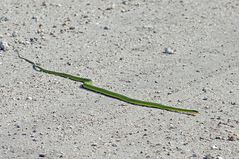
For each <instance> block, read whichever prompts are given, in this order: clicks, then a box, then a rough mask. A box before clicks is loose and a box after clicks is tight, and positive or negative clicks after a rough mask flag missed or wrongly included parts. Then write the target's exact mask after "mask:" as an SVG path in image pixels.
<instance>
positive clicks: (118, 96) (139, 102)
mask: <svg viewBox="0 0 239 159" xmlns="http://www.w3.org/2000/svg"><path fill="white" fill-rule="evenodd" d="M17 53H18V52H17ZM18 57H19V58H20V59H23V60H25V61H26V62H28V63H30V64H32V66H33V69H34V70H36V71H39V72H44V73H47V74H51V75H55V76H60V77H63V78H67V79H70V80H73V81H77V82H82V83H83V85H82V87H83V88H85V89H87V90H90V91H93V92H96V93H99V94H103V95H105V96H109V97H112V98H115V99H118V100H121V101H124V102H126V103H130V104H133V105H139V106H144V107H150V108H158V109H163V110H167V111H172V112H177V113H182V114H187V115H196V114H199V112H198V111H196V110H190V109H183V108H176V107H171V106H166V105H162V104H158V103H152V102H146V101H142V100H137V99H133V98H129V97H127V96H125V95H122V94H118V93H115V92H112V91H109V90H106V89H103V88H100V87H96V86H94V85H93V82H92V80H91V79H88V78H81V77H78V76H73V75H70V74H67V73H62V72H56V71H50V70H47V69H45V68H42V67H40V66H39V65H38V64H36V63H34V62H32V61H30V60H28V59H26V58H24V57H22V56H20V54H19V53H18Z"/></svg>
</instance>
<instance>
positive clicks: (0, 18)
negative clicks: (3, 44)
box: [0, 16, 9, 22]
mask: <svg viewBox="0 0 239 159" xmlns="http://www.w3.org/2000/svg"><path fill="white" fill-rule="evenodd" d="M6 21H9V19H8V17H5V16H2V17H0V22H6Z"/></svg>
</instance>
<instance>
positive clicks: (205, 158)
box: [203, 154, 214, 159]
mask: <svg viewBox="0 0 239 159" xmlns="http://www.w3.org/2000/svg"><path fill="white" fill-rule="evenodd" d="M213 158H214V157H213V156H212V155H210V154H208V155H206V156H204V157H203V159H213Z"/></svg>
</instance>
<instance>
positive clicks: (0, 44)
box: [0, 41, 9, 51]
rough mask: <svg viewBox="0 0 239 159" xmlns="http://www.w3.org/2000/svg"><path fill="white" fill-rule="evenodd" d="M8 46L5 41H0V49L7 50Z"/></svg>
mask: <svg viewBox="0 0 239 159" xmlns="http://www.w3.org/2000/svg"><path fill="white" fill-rule="evenodd" d="M8 48H9V45H8V43H7V42H6V41H0V50H3V51H7V50H8Z"/></svg>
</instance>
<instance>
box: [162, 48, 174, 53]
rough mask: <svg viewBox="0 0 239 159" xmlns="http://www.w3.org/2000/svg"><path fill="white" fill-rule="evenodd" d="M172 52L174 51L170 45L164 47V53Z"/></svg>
mask: <svg viewBox="0 0 239 159" xmlns="http://www.w3.org/2000/svg"><path fill="white" fill-rule="evenodd" d="M174 52H175V51H174V50H173V49H172V48H170V47H167V48H165V49H164V53H166V54H173V53H174Z"/></svg>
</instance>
